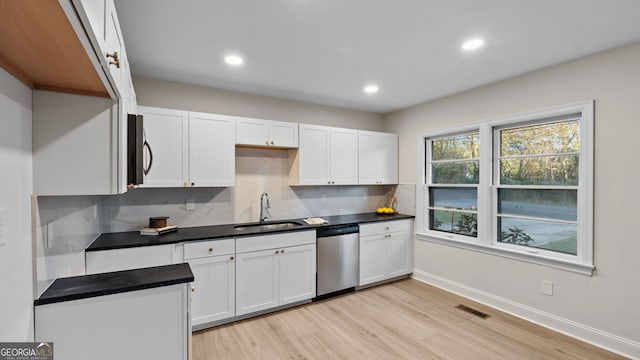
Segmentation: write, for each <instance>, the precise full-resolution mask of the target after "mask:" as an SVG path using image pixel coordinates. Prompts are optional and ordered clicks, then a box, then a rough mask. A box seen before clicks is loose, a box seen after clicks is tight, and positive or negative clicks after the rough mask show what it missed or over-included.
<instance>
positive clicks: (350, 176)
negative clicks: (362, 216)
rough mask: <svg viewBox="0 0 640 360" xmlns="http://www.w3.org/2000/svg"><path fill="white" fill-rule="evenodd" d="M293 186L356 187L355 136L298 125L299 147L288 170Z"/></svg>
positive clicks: (351, 131) (331, 128) (356, 160)
mask: <svg viewBox="0 0 640 360" xmlns="http://www.w3.org/2000/svg"><path fill="white" fill-rule="evenodd" d="M291 183H292V184H294V185H353V184H357V183H358V132H357V131H356V130H351V129H341V128H333V127H327V126H318V125H306V124H300V144H299V149H298V153H297V156H296V159H295V160H294V165H293V167H292V169H291Z"/></svg>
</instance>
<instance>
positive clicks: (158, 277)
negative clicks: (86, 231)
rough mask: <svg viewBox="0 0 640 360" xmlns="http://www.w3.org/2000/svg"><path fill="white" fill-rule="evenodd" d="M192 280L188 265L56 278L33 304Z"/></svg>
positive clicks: (77, 298) (90, 296)
mask: <svg viewBox="0 0 640 360" xmlns="http://www.w3.org/2000/svg"><path fill="white" fill-rule="evenodd" d="M192 281H193V273H192V272H191V268H190V267H189V264H187V263H182V264H175V265H165V266H155V267H149V268H142V269H134V270H125V271H116V272H109V273H101V274H93V275H82V276H74V277H68V278H59V279H56V280H55V281H54V282H53V283H52V284H51V286H49V288H48V289H47V290H45V292H44V293H42V295H41V296H40V297H39V298H38V299H36V300H35V301H34V305H36V306H37V305H46V304H52V303H57V302H63V301H71V300H79V299H86V298H92V297H97V296H103V295H112V294H118V293H123V292H129V291H136V290H144V289H151V288H156V287H161V286H168V285H176V284H182V283H188V282H192Z"/></svg>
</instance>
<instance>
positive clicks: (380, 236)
mask: <svg viewBox="0 0 640 360" xmlns="http://www.w3.org/2000/svg"><path fill="white" fill-rule="evenodd" d="M410 273H411V220H395V221H385V222H377V223H373V224H363V225H360V280H359V285H360V286H362V285H367V284H372V283H375V282H378V281H382V280H386V279H391V278H394V277H397V276H402V275H407V274H410Z"/></svg>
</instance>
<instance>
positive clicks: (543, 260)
mask: <svg viewBox="0 0 640 360" xmlns="http://www.w3.org/2000/svg"><path fill="white" fill-rule="evenodd" d="M416 239H417V240H421V241H428V242H431V243H435V244H441V245H447V246H453V247H457V248H461V249H466V250H471V251H476V252H481V253H485V254H490V255H495V256H501V257H505V258H508V259H513V260H520V261H525V262H528V263H532V264H537V265H542V266H548V267H552V268H556V269H561V270H566V271H571V272H574V273H578V274H581V275H587V276H592V275H593V271H594V270H595V266H593V265H586V264H581V263H575V262H571V261H565V260H561V259H554V258H549V257H542V256H539V255H533V254H529V253H524V252H518V251H510V250H505V249H500V248H496V247H493V246H488V245H483V244H475V243H471V242H467V241H461V240H454V239H451V238H448V237H444V236H438V235H432V234H424V233H416Z"/></svg>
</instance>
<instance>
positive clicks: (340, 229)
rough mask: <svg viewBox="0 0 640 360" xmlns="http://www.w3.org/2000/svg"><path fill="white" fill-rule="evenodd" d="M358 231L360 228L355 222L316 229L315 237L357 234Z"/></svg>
mask: <svg viewBox="0 0 640 360" xmlns="http://www.w3.org/2000/svg"><path fill="white" fill-rule="evenodd" d="M359 232H360V228H359V227H358V225H357V224H355V225H354V224H350V225H337V226H330V227H326V228H322V229H318V230H317V237H318V238H323V237H330V236H339V235H346V234H357V233H359Z"/></svg>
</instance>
